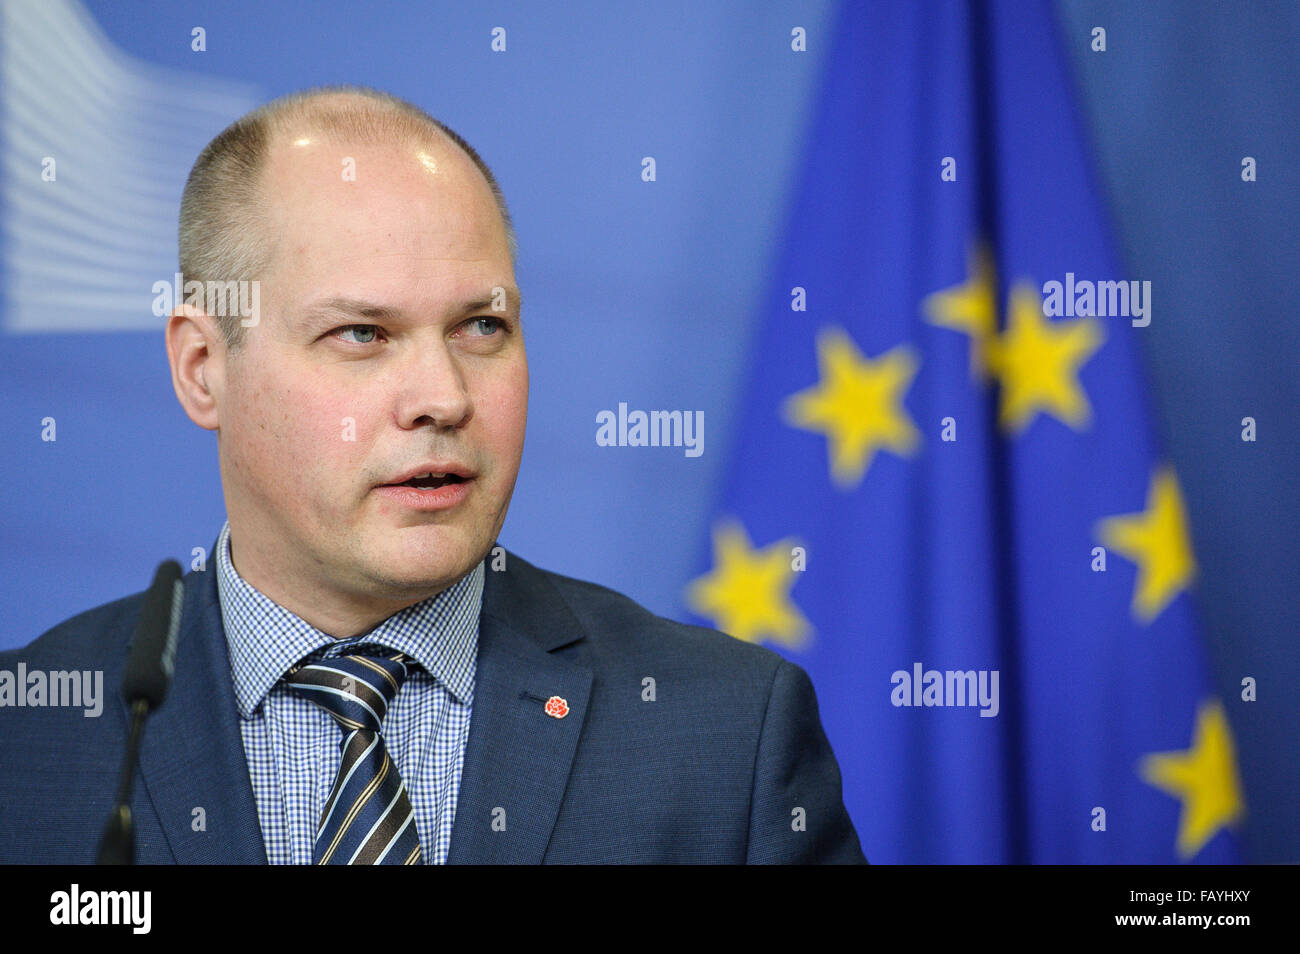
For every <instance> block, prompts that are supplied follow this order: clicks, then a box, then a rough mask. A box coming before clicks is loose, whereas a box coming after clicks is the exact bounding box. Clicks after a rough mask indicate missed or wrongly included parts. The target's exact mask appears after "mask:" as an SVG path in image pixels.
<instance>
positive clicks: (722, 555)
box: [686, 523, 812, 649]
mask: <svg viewBox="0 0 1300 954" xmlns="http://www.w3.org/2000/svg"><path fill="white" fill-rule="evenodd" d="M795 545H796V543H795V541H793V540H780V541H778V542H776V543H773V544H771V545H770V546H768V547H764V548H763V549H762V550H755V549H754V548H753V546H752V545H751V544H750V540H749V534H748V533H746V532H745V529H744V527H742V526H741V525H740V524H738V523H724V524H721V525H719V526H717V527H715V528H714V531H713V564H714V566H713V570H712V571H711V572H709V573H707V574H705V575H704V576H701V577H698V578H697V579H695V580H692V581H691V583H690V584H689V585H688V587H687V590H686V601H687V604H688V605H689V606H690V607H691V609H692V610H694V611H695V612H696V613H698V614H699V615H701V616H707V617H708V618H710V619H712V620H713V622H714V625H716V626H717V628H718V629H720V630H722V631H723V632H724V633H729V634H730V635H732V636H735V637H736V638H737V639H743V640H745V641H746V642H751V643H756V642H759V641H760V640H770V641H772V642H775V643H780V644H782V645H783V646H788V647H789V648H791V649H798V648H800V647H801V646H803V644H804V642H805V640H806V637H807V635H808V633H809V631H810V630H811V628H812V627H811V625H810V624H809V623H808V620H807V619H805V618H804V616H803V614H802V613H800V612H799V608H798V607H797V606H795V605H794V603H792V602H791V600H790V589H791V588H792V587H793V586H794V583H795V578H796V576H797V575H798V571H796V570H795V569H794V568H793V567H792V565H791V563H792V556H791V550H792V548H793V547H794V546H795Z"/></svg>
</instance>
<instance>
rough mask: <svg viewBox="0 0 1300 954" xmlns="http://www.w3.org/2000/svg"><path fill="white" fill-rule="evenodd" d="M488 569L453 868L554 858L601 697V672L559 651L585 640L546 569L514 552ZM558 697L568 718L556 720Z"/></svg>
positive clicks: (450, 860)
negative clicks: (571, 783) (555, 838)
mask: <svg viewBox="0 0 1300 954" xmlns="http://www.w3.org/2000/svg"><path fill="white" fill-rule="evenodd" d="M507 562H508V566H509V569H508V570H507V571H493V570H490V569H489V570H488V573H487V577H486V579H485V581H484V588H483V610H482V613H481V614H480V619H479V645H478V664H477V669H476V672H475V676H474V703H473V711H472V714H471V717H470V730H469V741H468V743H467V745H466V749H465V763H464V769H463V771H462V773H461V785H460V793H459V796H458V798H457V807H456V820H455V823H454V826H453V829H452V837H451V849H450V852H449V854H448V858H447V861H448V863H449V864H512V863H513V864H538V863H540V862H541V861H542V858H543V856H544V855H545V854H546V846H547V844H548V842H549V841H550V837H551V832H552V830H553V829H554V827H555V820H556V817H557V816H558V814H559V810H560V803H561V802H562V801H563V799H564V791H565V787H566V785H567V783H568V778H569V771H570V769H571V768H572V766H573V759H574V754H575V753H576V751H577V746H578V737H579V736H580V735H581V734H582V726H583V722H584V720H585V719H586V715H587V705H588V701H589V698H590V695H591V683H592V672H591V670H590V669H587V668H585V667H583V666H580V665H577V664H575V663H573V662H570V661H568V660H565V659H562V658H560V657H558V656H555V655H552V652H553V651H554V650H556V649H558V648H560V647H562V646H565V645H568V644H570V643H573V642H575V641H577V640H579V639H581V638H582V635H583V633H582V628H581V625H580V624H579V622H578V620H577V619H576V618H575V617H574V616H573V614H572V613H571V612H570V611H569V609H568V607H567V606H566V605H565V604H564V602H563V601H562V600H561V598H560V596H559V594H558V593H557V592H555V589H554V587H553V586H552V585H551V584H550V583H549V582H548V581H547V580H546V579H545V577H544V576H543V575H542V573H541V572H540V571H538V570H537V569H536V568H534V567H532V566H531V565H529V564H528V563H526V562H525V561H523V560H521V559H519V558H518V557H516V556H514V555H513V554H508V555H507ZM553 696H559V697H560V698H561V699H563V700H565V702H566V703H567V706H568V711H567V713H566V714H565V715H564V716H563V717H562V718H554V717H551V716H548V715H547V713H546V701H547V700H549V699H550V698H551V697H553Z"/></svg>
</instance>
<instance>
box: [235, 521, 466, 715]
mask: <svg viewBox="0 0 1300 954" xmlns="http://www.w3.org/2000/svg"><path fill="white" fill-rule="evenodd" d="M216 559H217V595H218V597H219V599H220V601H221V618H222V623H223V625H224V628H225V631H226V644H227V646H228V647H229V649H230V670H231V676H232V679H233V682H234V687H235V702H236V703H237V704H238V706H239V712H240V715H242V716H243V717H244V718H249V717H250V716H251V715H252V714H253V712H254V710H256V709H257V707H258V706H259V705H260V704H261V702H262V700H263V699H264V698H265V697H266V694H267V693H268V692H270V691H271V688H272V687H273V686H274V685H275V684H276V683H277V682H278V681H279V680H280V677H281V676H283V675H284V674H285V672H286V671H287V670H288V669H289V667H290V666H292V665H293V664H294V663H296V662H298V661H299V660H301V659H302V658H303V657H304V656H308V655H310V654H312V653H317V654H320V655H337V654H339V653H342V652H346V651H347V650H348V649H350V648H351V647H353V646H356V645H358V644H361V643H365V644H370V643H380V644H382V645H384V646H386V647H390V648H392V649H394V650H397V651H399V652H404V653H406V654H407V655H408V656H410V657H411V658H412V659H414V660H415V661H416V662H418V663H419V664H420V665H421V666H422V667H423V668H424V670H425V671H426V672H428V673H429V674H430V675H431V676H433V677H434V678H435V679H436V680H438V681H439V682H440V683H442V684H443V685H444V686H446V687H447V689H448V690H449V691H450V692H451V694H452V695H453V696H455V697H456V699H457V701H459V702H461V703H468V702H469V700H470V697H471V696H472V695H473V692H474V669H475V660H476V657H477V654H478V625H479V611H480V609H481V607H482V598H483V563H482V561H480V562H479V563H478V564H477V565H476V566H475V567H474V569H473V570H471V571H470V572H469V573H468V574H467V575H465V576H464V577H462V578H461V579H460V580H459V581H458V582H456V583H454V584H453V585H452V586H450V587H448V588H447V589H445V590H443V591H442V592H441V593H439V594H438V595H437V596H431V597H429V598H428V599H427V600H422V601H421V602H419V603H416V604H414V605H412V606H408V607H406V609H404V610H401V611H400V612H397V613H394V614H393V615H392V616H390V617H388V618H387V619H386V620H384V621H383V622H381V623H380V624H379V625H377V626H376V627H375V628H374V629H372V630H370V631H369V632H367V633H364V634H362V635H360V636H352V637H349V638H348V639H334V638H333V637H332V636H329V635H328V634H326V633H323V632H321V631H320V630H319V629H317V628H316V627H314V626H312V625H311V624H310V623H308V622H307V621H306V620H304V619H302V617H300V616H297V615H296V614H294V613H291V612H290V611H289V610H287V609H285V608H284V607H283V606H280V605H279V604H278V603H276V602H275V601H273V600H272V599H271V598H270V597H268V596H266V595H265V594H263V593H261V592H260V591H259V590H257V589H256V588H255V587H253V586H252V585H251V584H250V583H248V582H247V581H245V580H244V578H243V577H241V576H240V575H239V573H238V572H237V571H236V570H235V565H234V563H233V562H232V561H231V559H230V521H229V520H227V521H226V522H225V523H224V524H223V525H222V527H221V534H220V536H218V537H217V552H216Z"/></svg>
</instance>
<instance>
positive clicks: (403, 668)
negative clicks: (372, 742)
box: [285, 647, 412, 732]
mask: <svg viewBox="0 0 1300 954" xmlns="http://www.w3.org/2000/svg"><path fill="white" fill-rule="evenodd" d="M411 664H412V663H411V657H409V656H407V655H405V654H404V653H398V652H393V651H391V650H387V651H385V650H383V649H382V648H381V647H365V651H363V652H356V653H351V654H349V655H346V656H333V657H329V658H326V659H320V660H317V661H316V662H311V663H304V664H303V665H300V666H295V667H294V668H292V669H290V670H289V672H288V673H287V674H286V675H285V682H286V683H287V684H288V685H289V686H290V688H292V689H293V690H294V691H295V692H297V693H298V694H299V695H301V696H303V697H305V698H307V699H310V700H311V701H312V702H314V703H316V705H318V706H320V707H321V708H322V709H324V710H325V711H326V712H328V713H329V714H330V715H332V716H333V717H334V720H335V721H336V722H338V724H339V725H341V726H342V727H343V728H344V729H346V730H348V731H352V730H354V729H369V730H371V731H373V732H378V731H379V727H380V726H381V725H382V724H383V721H384V716H385V715H387V713H388V707H389V705H390V704H391V703H392V701H393V697H394V696H396V695H397V690H398V689H400V688H401V687H402V683H403V682H404V681H405V680H406V676H407V673H408V666H410V665H411Z"/></svg>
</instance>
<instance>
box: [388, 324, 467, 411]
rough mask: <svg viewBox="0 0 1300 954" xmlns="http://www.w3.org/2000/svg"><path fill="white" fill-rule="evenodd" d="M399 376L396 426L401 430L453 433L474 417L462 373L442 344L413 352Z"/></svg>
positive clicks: (444, 343)
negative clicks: (400, 384) (451, 430)
mask: <svg viewBox="0 0 1300 954" xmlns="http://www.w3.org/2000/svg"><path fill="white" fill-rule="evenodd" d="M399 373H400V374H401V382H402V387H401V391H400V393H399V397H398V406H397V422H398V424H399V425H401V426H402V427H404V428H414V427H422V426H427V425H430V424H432V425H433V426H434V427H436V428H438V429H440V430H442V429H456V428H461V427H464V426H465V425H466V424H468V423H469V420H470V418H471V417H473V416H474V404H473V401H472V400H471V399H470V394H469V388H468V387H467V386H466V380H465V373H464V369H463V368H462V367H461V366H460V363H459V362H458V361H457V359H456V356H455V355H454V354H453V353H452V351H451V349H450V348H448V346H447V342H446V341H445V340H439V341H436V342H434V343H432V344H428V345H424V344H422V345H421V346H420V347H419V348H416V349H412V352H411V354H410V356H409V360H408V361H406V362H404V363H403V365H402V367H401V370H400V372H399Z"/></svg>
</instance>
